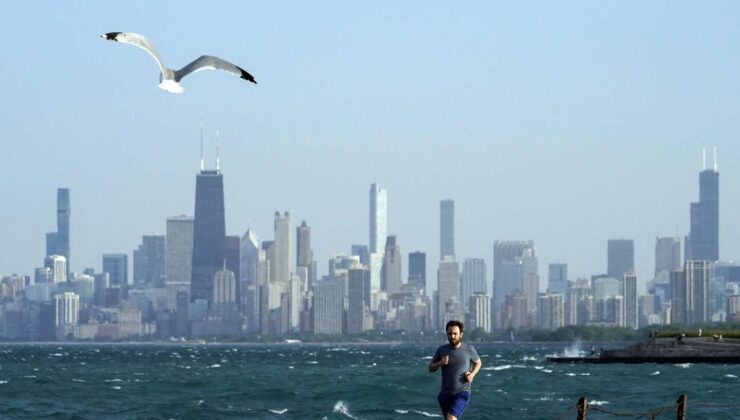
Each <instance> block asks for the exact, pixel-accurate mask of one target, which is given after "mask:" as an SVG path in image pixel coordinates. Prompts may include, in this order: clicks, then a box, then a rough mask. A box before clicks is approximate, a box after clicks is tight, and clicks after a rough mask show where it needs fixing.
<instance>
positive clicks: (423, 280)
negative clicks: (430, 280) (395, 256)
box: [409, 251, 427, 290]
mask: <svg viewBox="0 0 740 420" xmlns="http://www.w3.org/2000/svg"><path fill="white" fill-rule="evenodd" d="M409 283H413V284H417V285H419V286H420V287H422V288H424V289H425V290H426V288H427V255H426V254H425V253H423V252H421V251H416V252H411V253H409Z"/></svg>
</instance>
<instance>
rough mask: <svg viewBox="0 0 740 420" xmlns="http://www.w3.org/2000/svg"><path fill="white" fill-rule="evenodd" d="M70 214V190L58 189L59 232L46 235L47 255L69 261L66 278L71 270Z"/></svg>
mask: <svg viewBox="0 0 740 420" xmlns="http://www.w3.org/2000/svg"><path fill="white" fill-rule="evenodd" d="M70 214H71V210H70V201H69V189H68V188H57V231H56V232H50V233H47V234H46V255H61V256H63V257H64V258H65V260H66V261H67V267H66V272H65V276H66V277H69V269H70V258H69V256H70V246H69V219H70Z"/></svg>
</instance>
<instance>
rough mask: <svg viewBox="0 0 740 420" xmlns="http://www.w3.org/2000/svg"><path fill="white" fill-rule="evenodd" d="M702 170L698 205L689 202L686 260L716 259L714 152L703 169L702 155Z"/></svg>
mask: <svg viewBox="0 0 740 420" xmlns="http://www.w3.org/2000/svg"><path fill="white" fill-rule="evenodd" d="M703 166H704V169H703V170H702V171H701V172H700V173H699V202H698V203H691V212H690V216H691V230H690V231H689V235H688V238H687V240H686V243H685V245H686V251H685V254H686V255H685V258H686V260H695V261H698V260H704V261H718V260H719V172H717V150H716V148H715V150H714V165H713V168H712V169H707V165H706V153H704V162H703Z"/></svg>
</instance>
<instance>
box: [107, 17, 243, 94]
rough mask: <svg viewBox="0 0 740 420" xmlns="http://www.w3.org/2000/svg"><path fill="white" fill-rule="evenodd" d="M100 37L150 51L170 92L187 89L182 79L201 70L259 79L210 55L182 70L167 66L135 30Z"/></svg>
mask: <svg viewBox="0 0 740 420" xmlns="http://www.w3.org/2000/svg"><path fill="white" fill-rule="evenodd" d="M100 37H101V38H103V39H105V40H108V41H116V42H121V43H123V44H131V45H133V46H135V47H139V48H141V49H143V50H145V51H146V52H148V53H149V54H150V55H151V56H152V57H154V60H156V61H157V65H158V66H159V71H160V73H159V87H160V88H162V89H164V90H166V91H167V92H170V93H182V92H184V91H185V89H183V88H182V86H180V81H181V80H182V79H183V77H185V76H187V75H188V74H190V73H195V72H196V71H201V70H224V71H227V72H229V73H231V74H233V75H235V76H238V77H240V78H242V79H244V80H246V81H248V82H252V83H255V84H256V83H257V81H255V80H254V77H252V75H251V74H249V73H248V72H247V71H246V70H244V69H243V68H241V67H239V66H237V65H234V64H232V63H230V62H228V61H226V60H223V59H221V58H218V57H213V56H210V55H202V56H200V57H199V58H197V59H195V60H194V61H193V62H192V63H190V64H188V65H187V66H185V67H183V68H181V69H180V70H172V69H170V68H167V67H165V65H164V63H163V62H162V57H160V56H159V53H158V52H157V50H156V49H155V48H154V45H153V44H152V43H151V41H149V40H148V39H147V38H146V37H144V36H142V35H139V34H135V33H133V32H108V33H105V34H103V35H100Z"/></svg>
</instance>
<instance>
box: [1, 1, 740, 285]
mask: <svg viewBox="0 0 740 420" xmlns="http://www.w3.org/2000/svg"><path fill="white" fill-rule="evenodd" d="M307 7H308V6H303V5H300V6H296V10H295V11H293V12H292V13H291V14H288V16H285V15H284V13H283V12H284V11H283V10H278V9H279V8H278V7H276V6H260V7H258V8H256V10H255V11H254V12H251V13H246V11H245V9H246V6H242V5H232V4H229V5H228V7H221V8H218V7H214V8H208V7H205V6H199V5H194V4H183V5H182V8H181V10H177V11H170V10H167V9H169V8H168V7H166V6H164V5H150V4H147V3H136V2H134V3H132V6H131V8H130V9H120V10H114V11H113V12H108V11H107V9H106V8H104V7H103V6H102V5H81V4H73V5H68V6H61V5H55V4H52V3H48V4H44V5H43V6H39V5H36V6H23V5H18V6H14V7H13V8H11V9H10V10H9V13H10V16H11V17H13V19H9V25H7V26H6V27H4V28H3V29H0V30H2V31H8V32H7V34H6V35H7V36H10V34H15V35H16V36H17V35H18V34H20V35H21V36H26V35H27V36H29V40H28V43H27V45H24V46H20V45H10V46H9V48H10V51H9V52H8V54H9V56H19V57H21V58H22V59H25V60H31V59H33V61H34V63H35V65H34V66H32V68H30V69H28V68H23V67H24V66H20V67H21V68H18V69H16V68H14V66H5V68H4V69H3V70H2V71H1V73H0V77H1V78H2V80H4V81H6V82H7V83H6V86H8V89H9V92H8V95H7V98H13V100H6V101H3V105H2V111H3V115H6V116H7V121H8V123H9V124H7V127H6V128H7V130H8V131H7V134H6V136H7V137H6V140H4V141H3V151H4V152H5V153H4V155H7V156H11V159H10V160H9V162H7V165H8V171H9V173H13V174H15V175H16V176H15V177H14V181H12V182H9V183H7V184H6V185H5V186H4V187H3V188H2V193H3V197H4V198H5V199H6V201H7V202H8V203H13V204H12V205H9V206H3V209H2V210H0V212H1V213H0V216H1V217H2V219H3V220H6V221H12V223H8V222H6V223H5V225H4V229H3V230H4V232H3V233H4V238H5V239H6V241H4V245H2V246H3V248H2V252H0V273H2V274H3V275H8V274H11V273H13V272H17V273H19V274H26V275H31V274H33V273H32V270H33V269H34V268H35V267H40V266H42V265H43V253H44V235H45V234H46V233H48V232H51V231H54V229H55V226H56V223H55V222H56V220H55V214H54V211H53V206H54V200H53V197H54V194H55V191H56V189H57V188H69V190H70V192H71V207H72V213H74V214H73V216H72V217H71V222H70V230H71V232H70V238H71V239H70V240H71V246H72V251H71V253H72V259H71V269H72V270H74V271H78V272H79V271H82V269H83V268H85V267H94V268H96V269H99V268H100V261H101V255H102V254H116V253H126V254H129V257H131V253H132V251H133V250H134V249H135V248H136V246H137V245H138V244H139V243H140V241H141V237H142V236H143V235H148V234H155V233H159V234H163V233H164V232H165V228H166V219H167V218H168V217H173V216H176V215H181V214H187V215H190V216H193V214H192V209H193V201H194V192H193V186H192V177H193V175H194V174H196V173H197V170H198V159H199V154H198V151H199V148H198V144H199V136H198V128H199V126H200V123H201V121H202V120H204V121H205V126H206V147H205V150H206V160H207V161H209V162H210V161H213V160H214V150H215V149H214V146H213V137H214V136H213V134H212V133H213V132H214V131H215V130H216V129H220V132H221V158H222V159H221V164H222V170H223V173H224V174H225V178H226V179H225V181H224V184H225V185H224V195H225V197H226V202H225V213H226V232H227V234H230V235H240V236H241V235H243V233H244V232H245V231H246V230H247V228H248V227H250V226H251V227H252V228H253V229H254V231H255V232H256V233H257V234H258V235H259V236H260V237H261V238H264V239H265V240H270V239H272V238H270V235H271V233H272V228H271V225H272V222H273V220H272V217H271V215H272V214H273V213H274V211H275V210H276V209H281V211H284V210H287V211H289V212H290V213H291V214H292V215H294V217H293V220H295V221H296V223H297V222H298V221H300V220H306V221H307V223H308V224H309V225H310V226H311V227H312V247H313V249H314V254H315V259H316V260H317V261H318V262H319V267H320V269H319V271H320V272H323V271H324V270H323V267H324V265H323V262H324V261H327V260H328V259H329V258H331V256H332V255H333V254H335V253H340V252H341V253H349V247H350V244H365V241H366V238H367V225H366V220H367V211H368V210H367V195H366V194H367V185H368V184H370V183H371V182H372V181H373V180H377V183H378V184H379V185H381V186H382V187H383V188H384V189H386V190H387V191H388V220H389V224H388V235H394V236H396V237H397V238H398V240H399V242H400V243H401V244H402V249H403V250H405V251H414V250H419V251H422V252H425V253H426V254H427V259H426V261H427V270H426V271H427V273H435V272H436V266H435V265H434V264H433V262H436V261H439V260H440V256H439V255H438V254H437V253H438V249H439V230H438V226H439V214H438V205H439V204H438V203H439V202H440V200H443V199H446V198H450V199H453V200H454V201H455V248H456V249H455V253H456V255H457V257H458V258H457V260H458V261H460V262H462V260H463V259H464V258H468V257H470V258H483V259H485V260H486V262H487V263H488V264H490V263H491V252H492V245H493V242H494V241H496V240H502V241H508V240H533V241H534V243H535V244H536V247H537V255H538V258H539V259H540V267H539V274H540V277H541V278H542V279H544V278H545V275H546V273H545V272H544V271H543V267H546V266H547V264H549V263H555V262H563V263H567V264H568V273H569V275H570V277H571V278H572V279H575V278H577V277H580V276H588V275H590V274H598V273H603V272H605V271H606V266H607V261H606V254H607V252H606V250H607V240H609V239H613V238H629V239H632V240H634V244H635V266H636V267H635V268H636V272H637V276H638V284H639V286H638V288H639V289H640V290H644V284H645V283H646V282H647V281H648V280H649V279H650V278H651V277H652V274H653V271H654V267H653V264H654V260H653V255H654V244H655V238H656V237H674V236H678V237H681V238H682V240H683V238H684V236H685V235H687V234H688V233H689V230H690V220H689V203H691V202H695V201H697V199H698V198H699V182H698V176H697V174H698V172H699V171H700V170H701V168H702V166H701V159H700V157H701V145H702V144H703V143H706V144H707V145H708V146H711V145H714V144H717V150H718V164H719V172H720V173H721V175H722V183H721V185H720V194H721V195H722V197H721V201H720V204H719V206H720V207H719V213H720V238H719V241H720V246H719V249H720V259H721V260H735V259H737V258H738V255H740V235H737V234H736V232H739V231H740V221H739V220H737V219H736V218H734V217H733V216H732V215H733V214H734V213H735V212H736V209H738V208H740V197H738V196H737V195H735V194H732V193H731V191H732V187H733V186H736V185H738V184H739V183H740V174H738V173H736V172H735V171H733V170H732V165H731V163H732V162H733V161H735V160H736V159H737V157H738V155H740V149H739V147H740V146H738V145H737V144H736V143H737V142H736V141H734V136H735V131H736V130H734V128H735V125H736V124H735V122H734V116H735V115H737V111H738V103H737V100H736V98H735V96H734V95H733V94H732V92H733V89H732V87H733V86H735V85H736V83H737V82H736V81H735V78H734V73H733V72H732V71H730V70H729V69H733V68H737V66H736V64H737V57H736V56H735V55H732V54H728V52H729V51H732V49H731V45H733V40H736V39H738V28H737V27H736V25H734V24H733V22H734V21H733V20H732V16H736V15H737V13H738V6H736V5H731V4H723V5H717V4H715V5H703V6H702V7H698V6H694V5H691V4H687V3H681V4H671V5H670V6H668V5H665V4H661V3H657V4H650V5H640V6H639V7H638V6H637V5H588V4H586V5H583V4H581V5H579V6H574V5H557V6H556V5H538V7H532V6H531V5H518V6H517V5H487V4H481V3H476V4H474V5H471V6H470V7H471V8H474V9H476V10H470V9H463V8H453V7H449V6H443V5H442V4H433V5H432V6H429V7H421V8H420V7H418V5H392V6H391V5H388V7H385V8H383V7H381V8H380V9H377V8H371V7H369V6H364V5H357V6H354V7H346V6H344V7H341V6H340V7H333V8H327V9H330V10H328V13H327V14H326V15H325V16H324V15H322V16H320V17H318V18H317V19H318V21H316V22H310V23H304V22H301V19H300V18H299V15H302V12H305V10H304V9H305V8H307ZM165 10H167V12H166V13H165ZM532 12H536V13H534V17H532V16H533V14H532ZM574 12H578V13H574ZM636 12H639V13H636ZM170 13H174V14H175V16H176V18H174V19H171V21H172V25H173V26H172V27H171V28H168V29H166V30H165V29H162V28H161V24H160V22H161V20H162V19H163V17H164V16H168V17H169V16H170ZM229 15H233V17H231V16H229ZM194 16H204V17H208V18H210V19H207V20H212V21H219V22H224V24H223V25H221V26H220V27H219V28H215V30H213V31H210V32H211V33H209V34H208V35H207V36H205V35H204V38H203V39H202V40H200V41H198V42H197V45H177V44H178V43H177V42H176V41H175V39H176V35H175V34H176V33H177V31H178V30H181V29H182V28H184V27H186V26H187V25H190V24H192V23H193V19H194ZM658 16H660V17H661V19H660V20H659V21H656V18H657V17H658ZM664 16H665V17H666V18H665V19H663V17H664ZM278 17H279V19H278ZM178 18H179V19H178ZM273 18H274V19H273ZM530 19H534V20H535V22H536V24H537V25H539V27H540V28H542V29H541V31H534V32H533V31H532V30H531V27H530V25H531V23H530ZM626 20H629V21H630V22H631V24H632V25H633V26H632V28H631V29H626V28H623V25H622V23H623V22H624V21H626ZM270 21H280V22H282V23H281V24H280V25H272V24H269V22H270ZM245 23H246V24H245ZM271 26H272V27H271ZM316 27H323V28H325V29H321V30H318V29H316V30H312V28H316ZM686 27H691V28H698V29H696V31H689V32H688V33H687V32H686V31H684V28H686ZM111 28H112V29H123V30H136V31H138V32H141V33H144V34H146V35H149V36H151V37H152V38H153V39H157V40H158V46H160V45H161V46H162V48H167V50H168V51H171V52H170V54H172V57H173V60H175V61H177V60H182V57H187V58H190V57H191V55H192V53H193V51H197V52H198V53H200V52H201V51H203V52H209V53H213V54H220V55H223V56H228V57H232V59H234V60H235V61H238V62H240V63H244V65H245V66H247V67H249V68H250V71H251V72H253V73H254V74H255V77H256V78H258V79H259V80H260V85H257V86H254V89H251V88H252V86H249V88H250V89H246V88H244V89H242V87H241V86H240V85H238V84H236V81H232V80H230V79H229V78H223V77H209V76H208V75H205V74H199V75H196V76H193V79H192V80H189V81H188V83H189V84H188V88H189V89H188V92H186V93H185V94H184V95H180V96H177V97H175V96H172V95H170V96H167V95H166V94H165V93H164V92H160V91H159V90H158V89H157V88H156V86H155V85H152V84H151V72H150V71H146V70H147V69H146V67H145V64H143V63H147V64H151V63H149V60H150V59H149V57H146V56H145V55H141V54H140V52H138V51H134V50H133V49H132V51H130V55H128V53H129V51H124V50H123V49H121V50H117V49H110V48H107V47H109V46H108V45H105V43H102V41H100V39H99V38H97V36H98V35H99V34H100V33H102V32H104V31H108V30H111ZM245 28H246V29H245ZM375 28H377V29H375ZM245 30H246V31H247V32H248V34H247V38H248V39H250V40H253V42H248V43H246V45H245V43H244V42H243V39H244V37H243V35H244V33H243V32H244V31H245ZM53 33H65V34H68V39H69V42H68V43H64V44H61V45H53V46H52V45H51V44H49V42H48V39H50V38H53V37H52V35H51V34H53ZM236 34H238V35H239V36H235V35H236ZM337 34H340V35H343V36H339V37H338V36H337ZM337 38H339V39H340V41H330V40H333V39H337ZM277 42H280V44H281V45H288V44H289V45H292V46H293V47H294V51H295V52H293V53H286V52H284V51H283V52H282V54H283V55H282V56H281V55H276V54H275V50H276V49H275V48H274V45H276V43H277ZM19 48H24V49H22V50H21V49H19ZM26 48H27V49H26ZM316 57H320V58H322V59H323V60H324V62H326V63H327V64H321V65H319V66H318V68H311V64H313V63H315V62H316V60H317V58H316ZM132 59H133V60H134V61H135V60H140V64H141V66H139V65H138V64H139V63H136V62H135V63H133V64H132V63H131V62H130V61H131V60H132ZM80 60H82V61H83V65H81V63H80ZM430 66H431V67H433V68H436V69H437V70H436V71H434V72H429V71H428V67H430ZM49 67H53V68H56V69H57V72H56V74H57V75H59V77H60V79H62V80H63V81H64V83H61V84H59V83H57V81H53V82H54V83H53V84H52V81H51V80H48V79H47V78H46V77H44V75H43V74H42V73H38V72H40V71H41V69H44V68H49ZM365 67H366V68H367V69H368V70H370V71H372V72H374V76H375V77H373V78H370V77H368V76H367V74H365V73H362V72H359V69H361V68H365ZM139 70H140V71H139ZM304 70H306V71H304ZM21 72H22V73H21ZM121 72H124V74H126V75H127V77H121V74H122V73H121ZM428 73H431V74H428ZM440 74H444V75H445V76H444V77H440ZM358 80H363V83H360V84H359V85H358V83H357V81H358ZM11 81H12V82H11ZM230 82H234V83H230ZM89 86H94V89H91V88H90V87H89ZM101 86H104V88H100V87H101ZM36 89H39V90H36ZM40 97H44V98H45V100H44V101H43V103H41V104H40V103H39V101H37V100H36V99H34V98H40ZM314 101H318V105H316V104H314ZM286 104H290V105H289V106H286ZM308 104H311V105H308ZM201 114H202V116H201ZM153 115H156V116H157V118H152V116H153ZM286 121H287V122H289V124H285V122H286ZM409 157H413V158H412V159H409ZM29 162H33V164H29ZM276 167H279V168H280V169H279V170H277V169H275V168H276ZM261 174H270V176H260V175H261ZM346 174H351V175H350V176H346ZM322 186H326V187H322ZM50 209H51V210H50ZM292 251H293V250H291V252H292ZM129 259H130V260H131V258H129ZM404 259H405V255H404ZM129 262H131V261H129ZM428 277H429V278H428V279H427V284H428V285H430V288H432V289H433V288H434V286H435V285H436V281H435V279H434V278H433V277H434V276H428ZM543 283H544V282H543V281H540V285H541V286H540V288H542V287H543Z"/></svg>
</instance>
